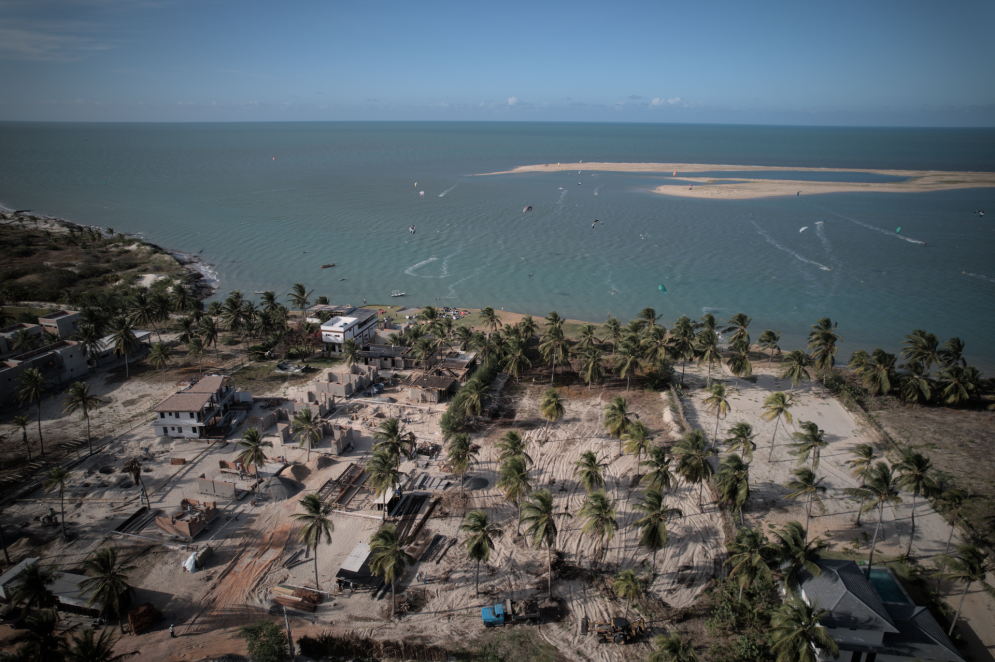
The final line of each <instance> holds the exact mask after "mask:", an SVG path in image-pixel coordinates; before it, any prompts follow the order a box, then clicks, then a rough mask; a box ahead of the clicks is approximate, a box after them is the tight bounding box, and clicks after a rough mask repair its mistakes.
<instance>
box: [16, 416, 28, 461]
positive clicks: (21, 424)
mask: <svg viewBox="0 0 995 662" xmlns="http://www.w3.org/2000/svg"><path fill="white" fill-rule="evenodd" d="M12 422H13V423H14V427H17V428H21V435H22V436H23V441H24V450H26V451H27V453H28V462H29V463H30V462H31V444H29V443H28V426H29V425H31V419H30V418H28V417H27V416H24V415H21V416H15V417H14V420H13V421H12Z"/></svg>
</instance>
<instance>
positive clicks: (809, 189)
mask: <svg viewBox="0 0 995 662" xmlns="http://www.w3.org/2000/svg"><path fill="white" fill-rule="evenodd" d="M566 170H581V171H584V170H593V171H602V172H660V173H668V174H670V173H674V172H676V173H677V179H679V180H680V181H682V182H687V183H688V186H686V187H685V186H675V185H669V184H668V185H664V186H658V187H657V188H655V189H653V190H654V192H655V193H659V194H661V195H670V196H675V197H682V198H712V199H722V200H746V199H750V198H770V197H779V196H786V195H798V194H799V192H800V193H801V195H814V194H822V193H853V192H865V193H923V192H926V191H948V190H952V189H962V188H988V187H993V186H995V173H990V172H952V171H951V172H948V171H939V170H857V169H852V168H794V167H787V166H742V165H722V164H709V163H543V164H539V165H527V166H518V167H517V168H514V169H512V170H505V171H502V172H490V173H486V174H487V175H503V174H516V173H525V172H556V171H566ZM785 170H786V171H792V172H863V173H871V174H877V175H890V176H894V177H907V178H909V179H908V180H906V181H901V182H888V183H873V184H871V183H858V182H812V181H795V180H777V179H748V178H744V177H740V178H733V177H728V178H719V177H707V178H705V177H694V176H693V173H697V172H714V171H726V172H756V171H767V172H770V171H785ZM689 174H690V175H692V176H690V177H689V176H688V175H689ZM726 182H734V183H726Z"/></svg>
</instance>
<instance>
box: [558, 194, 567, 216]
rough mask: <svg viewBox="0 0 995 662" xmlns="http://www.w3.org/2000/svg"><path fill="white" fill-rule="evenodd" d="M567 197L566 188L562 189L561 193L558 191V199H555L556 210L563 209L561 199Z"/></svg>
mask: <svg viewBox="0 0 995 662" xmlns="http://www.w3.org/2000/svg"><path fill="white" fill-rule="evenodd" d="M566 198H567V190H566V189H564V190H563V193H560V199H559V200H557V201H556V211H557V212H559V211H561V210H562V209H563V201H564V200H566Z"/></svg>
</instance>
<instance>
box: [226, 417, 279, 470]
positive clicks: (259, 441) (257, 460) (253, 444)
mask: <svg viewBox="0 0 995 662" xmlns="http://www.w3.org/2000/svg"><path fill="white" fill-rule="evenodd" d="M238 445H239V447H241V448H242V449H243V450H242V452H241V453H239V454H238V457H236V458H235V461H236V462H241V463H242V465H243V466H246V467H247V466H249V465H250V464H251V465H254V466H255V467H256V473H257V475H259V471H260V470H261V469H262V468H263V466H264V465H265V464H266V460H268V459H269V458H268V457H266V453H265V451H263V448H266V447H269V448H272V447H273V444H272V443H270V442H268V441H263V435H262V433H261V432H260V431H259V428H249V429H248V430H246V431H245V432H244V433H243V434H242V441H240V442H238Z"/></svg>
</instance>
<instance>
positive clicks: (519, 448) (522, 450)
mask: <svg viewBox="0 0 995 662" xmlns="http://www.w3.org/2000/svg"><path fill="white" fill-rule="evenodd" d="M497 447H498V450H500V451H501V452H500V454H499V455H498V461H500V462H504V461H505V460H507V459H508V458H509V457H517V456H521V457H522V459H524V460H525V463H526V464H527V465H531V464H533V462H532V456H530V455H529V454H528V452H526V448H527V447H528V444H526V442H525V441H524V440H523V439H522V437H521V435H519V434H518V433H517V432H515V431H514V430H508V431H507V432H505V433H504V434H503V435H502V436H501V439H499V440H498V443H497Z"/></svg>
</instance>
